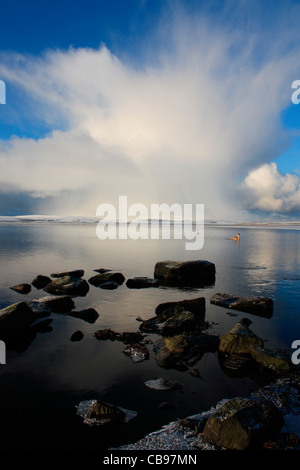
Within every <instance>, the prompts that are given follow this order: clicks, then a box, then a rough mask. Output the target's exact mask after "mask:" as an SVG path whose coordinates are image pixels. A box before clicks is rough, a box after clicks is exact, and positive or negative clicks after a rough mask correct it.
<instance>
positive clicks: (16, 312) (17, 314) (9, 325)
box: [0, 302, 36, 337]
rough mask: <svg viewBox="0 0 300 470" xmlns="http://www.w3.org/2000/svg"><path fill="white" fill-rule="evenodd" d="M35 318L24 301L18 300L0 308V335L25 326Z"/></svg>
mask: <svg viewBox="0 0 300 470" xmlns="http://www.w3.org/2000/svg"><path fill="white" fill-rule="evenodd" d="M35 319H36V316H35V314H34V312H33V311H32V310H31V308H30V307H29V306H28V305H27V303H26V302H18V303H15V304H12V305H9V306H8V307H5V308H3V309H1V310H0V336H1V337H2V335H3V334H6V333H11V332H15V331H17V330H20V329H23V328H27V327H28V326H30V325H31V324H32V323H33V322H34V321H35Z"/></svg>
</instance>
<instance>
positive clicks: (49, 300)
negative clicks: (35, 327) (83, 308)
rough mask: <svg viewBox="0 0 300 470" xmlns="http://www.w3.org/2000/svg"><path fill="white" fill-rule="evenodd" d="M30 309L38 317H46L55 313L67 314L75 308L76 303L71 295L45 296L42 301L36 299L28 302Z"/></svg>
mask: <svg viewBox="0 0 300 470" xmlns="http://www.w3.org/2000/svg"><path fill="white" fill-rule="evenodd" d="M28 305H29V307H30V308H31V309H32V311H33V312H34V313H35V315H36V317H37V318H39V317H44V316H48V315H50V314H51V313H52V312H54V313H67V312H70V311H71V310H72V309H73V308H74V307H75V304H74V301H73V299H72V298H71V297H70V296H69V295H64V296H58V297H52V296H45V297H41V298H40V299H34V300H31V301H30V302H28Z"/></svg>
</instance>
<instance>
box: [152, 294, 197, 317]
mask: <svg viewBox="0 0 300 470" xmlns="http://www.w3.org/2000/svg"><path fill="white" fill-rule="evenodd" d="M171 307H183V308H184V310H188V311H189V312H192V313H195V314H196V315H201V316H202V318H203V319H204V315H205V297H197V298H196V299H187V300H178V301H177V302H165V303H162V304H159V305H158V306H157V307H156V309H155V313H156V315H160V314H161V313H162V312H163V311H164V310H167V309H169V308H171Z"/></svg>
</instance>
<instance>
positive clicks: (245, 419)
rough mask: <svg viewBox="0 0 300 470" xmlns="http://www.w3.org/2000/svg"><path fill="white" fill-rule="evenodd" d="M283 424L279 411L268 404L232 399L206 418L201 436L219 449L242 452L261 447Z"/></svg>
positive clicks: (270, 403) (256, 400) (265, 401)
mask: <svg viewBox="0 0 300 470" xmlns="http://www.w3.org/2000/svg"><path fill="white" fill-rule="evenodd" d="M283 423H284V420H283V415H282V413H281V411H279V409H278V408H277V407H276V406H275V405H274V404H273V403H272V402H271V401H269V400H263V399H253V398H233V399H231V400H228V401H227V402H226V403H225V404H224V405H223V406H222V407H220V408H219V409H218V410H217V411H216V412H215V413H213V415H212V416H210V417H209V418H208V420H207V422H206V424H205V426H204V429H203V433H202V436H203V437H204V438H205V439H206V440H207V441H209V442H211V443H213V444H216V445H217V446H218V447H223V448H225V449H236V450H245V449H249V448H255V447H259V446H261V445H262V444H263V443H264V442H266V441H267V440H268V439H270V438H271V437H273V436H274V435H276V434H277V433H278V432H279V431H280V429H281V427H282V425H283Z"/></svg>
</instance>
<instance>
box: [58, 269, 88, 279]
mask: <svg viewBox="0 0 300 470" xmlns="http://www.w3.org/2000/svg"><path fill="white" fill-rule="evenodd" d="M65 276H70V277H83V276H84V270H83V269H75V270H74V271H65V272H61V273H53V274H51V277H54V278H56V277H65Z"/></svg>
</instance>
